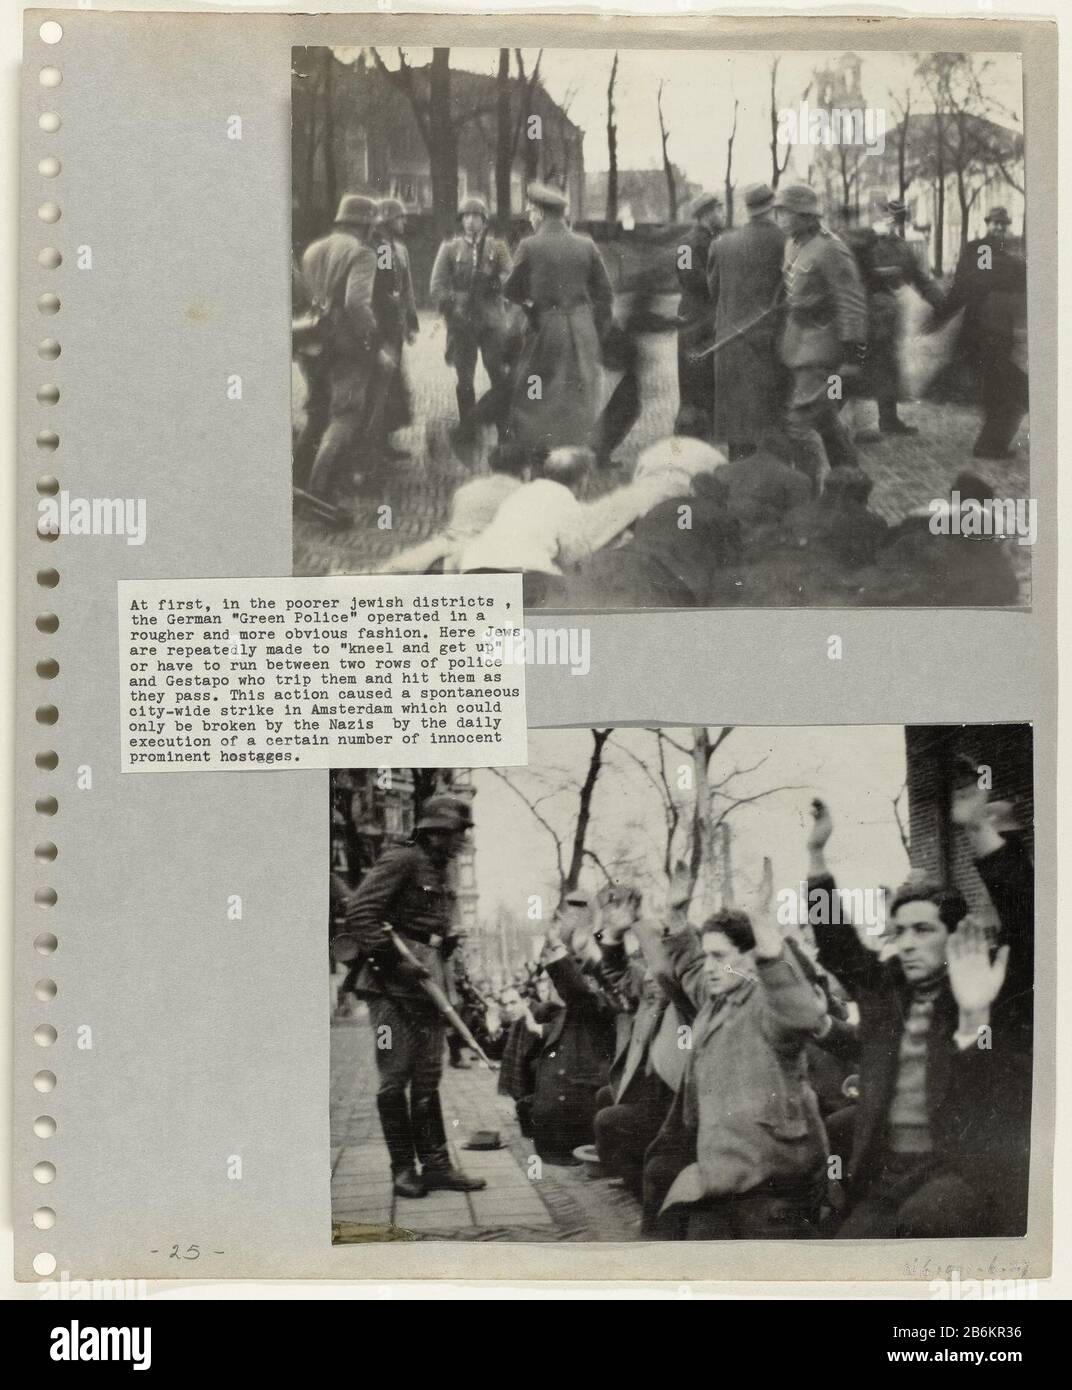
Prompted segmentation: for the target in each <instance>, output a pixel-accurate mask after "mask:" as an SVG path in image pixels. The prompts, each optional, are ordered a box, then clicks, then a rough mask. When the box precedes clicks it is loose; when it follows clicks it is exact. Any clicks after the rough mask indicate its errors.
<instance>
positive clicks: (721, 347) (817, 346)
mask: <svg viewBox="0 0 1072 1390" xmlns="http://www.w3.org/2000/svg"><path fill="white" fill-rule="evenodd" d="M292 122H293V162H292V214H293V262H292V285H293V289H292V301H293V302H292V339H293V370H292V380H293V409H292V432H293V460H294V479H293V487H294V573H295V574H296V575H323V574H374V573H393V574H429V573H430V574H435V573H459V572H470V573H471V572H497V571H504V570H511V571H521V572H522V573H523V575H524V594H525V605H526V608H527V609H541V608H544V609H554V610H560V611H571V612H586V611H587V612H592V611H599V610H614V609H645V608H691V607H711V608H721V607H730V606H741V607H779V608H784V607H840V608H843V607H909V608H918V607H957V608H963V607H988V608H1029V607H1030V605H1031V564H1030V555H1031V545H1032V543H1033V542H1034V540H1035V536H1036V533H1037V515H1036V511H1037V506H1036V502H1035V501H1034V500H1033V499H1032V497H1031V485H1030V464H1029V457H1030V451H1029V433H1028V324H1027V261H1026V253H1025V240H1024V238H1025V231H1026V217H1027V202H1026V191H1025V190H1026V185H1025V164H1024V148H1025V134H1024V125H1023V75H1022V69H1021V60H1020V55H1019V54H1017V53H971V52H965V53H947V52H943V53H929V52H907V51H904V52H864V53H854V52H841V53H838V52H782V53H780V54H776V53H772V52H769V51H767V52H720V51H717V50H706V51H703V50H697V49H690V50H663V49H659V50H654V49H653V50H641V49H635V48H633V49H620V50H616V51H612V50H608V51H603V50H600V49H557V48H556V49H551V48H546V49H528V48H525V49H521V48H498V49H486V48H477V49H468V48H416V47H414V48H391V49H387V48H383V49H377V48H356V47H337V48H330V47H323V48H298V49H295V50H294V52H293V84H292Z"/></svg>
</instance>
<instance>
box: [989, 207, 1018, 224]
mask: <svg viewBox="0 0 1072 1390" xmlns="http://www.w3.org/2000/svg"><path fill="white" fill-rule="evenodd" d="M986 220H987V221H988V222H1004V223H1005V224H1006V226H1007V225H1008V224H1009V223H1010V222H1011V221H1012V218H1011V217H1010V216H1009V210H1008V208H1003V207H996V208H991V209H990V211H989V212H988V213H987V215H986Z"/></svg>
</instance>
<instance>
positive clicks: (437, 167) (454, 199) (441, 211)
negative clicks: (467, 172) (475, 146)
mask: <svg viewBox="0 0 1072 1390" xmlns="http://www.w3.org/2000/svg"><path fill="white" fill-rule="evenodd" d="M428 130H429V135H430V137H431V147H430V149H429V151H428V155H429V160H430V162H431V171H432V212H433V216H434V217H435V225H436V232H437V233H438V235H439V236H440V237H448V236H450V234H451V232H452V231H453V229H454V222H455V218H456V217H457V214H458V139H457V135H456V134H455V130H454V113H453V111H452V110H451V92H450V49H449V48H433V49H432V68H431V86H430V88H429V94H428Z"/></svg>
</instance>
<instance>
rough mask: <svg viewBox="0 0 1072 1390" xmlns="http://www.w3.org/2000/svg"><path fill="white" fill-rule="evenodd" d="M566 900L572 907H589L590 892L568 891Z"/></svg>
mask: <svg viewBox="0 0 1072 1390" xmlns="http://www.w3.org/2000/svg"><path fill="white" fill-rule="evenodd" d="M566 902H567V904H568V905H569V906H570V907H587V906H588V894H587V893H578V892H573V893H567V894H566Z"/></svg>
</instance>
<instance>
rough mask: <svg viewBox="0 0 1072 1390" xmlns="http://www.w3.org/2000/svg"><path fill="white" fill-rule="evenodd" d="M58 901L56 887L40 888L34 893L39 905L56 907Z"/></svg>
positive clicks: (35, 900)
mask: <svg viewBox="0 0 1072 1390" xmlns="http://www.w3.org/2000/svg"><path fill="white" fill-rule="evenodd" d="M58 901H59V897H58V895H57V893H56V890H55V888H38V890H37V892H36V893H34V902H35V903H36V904H37V906H38V907H55V906H56V903H57V902H58Z"/></svg>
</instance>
